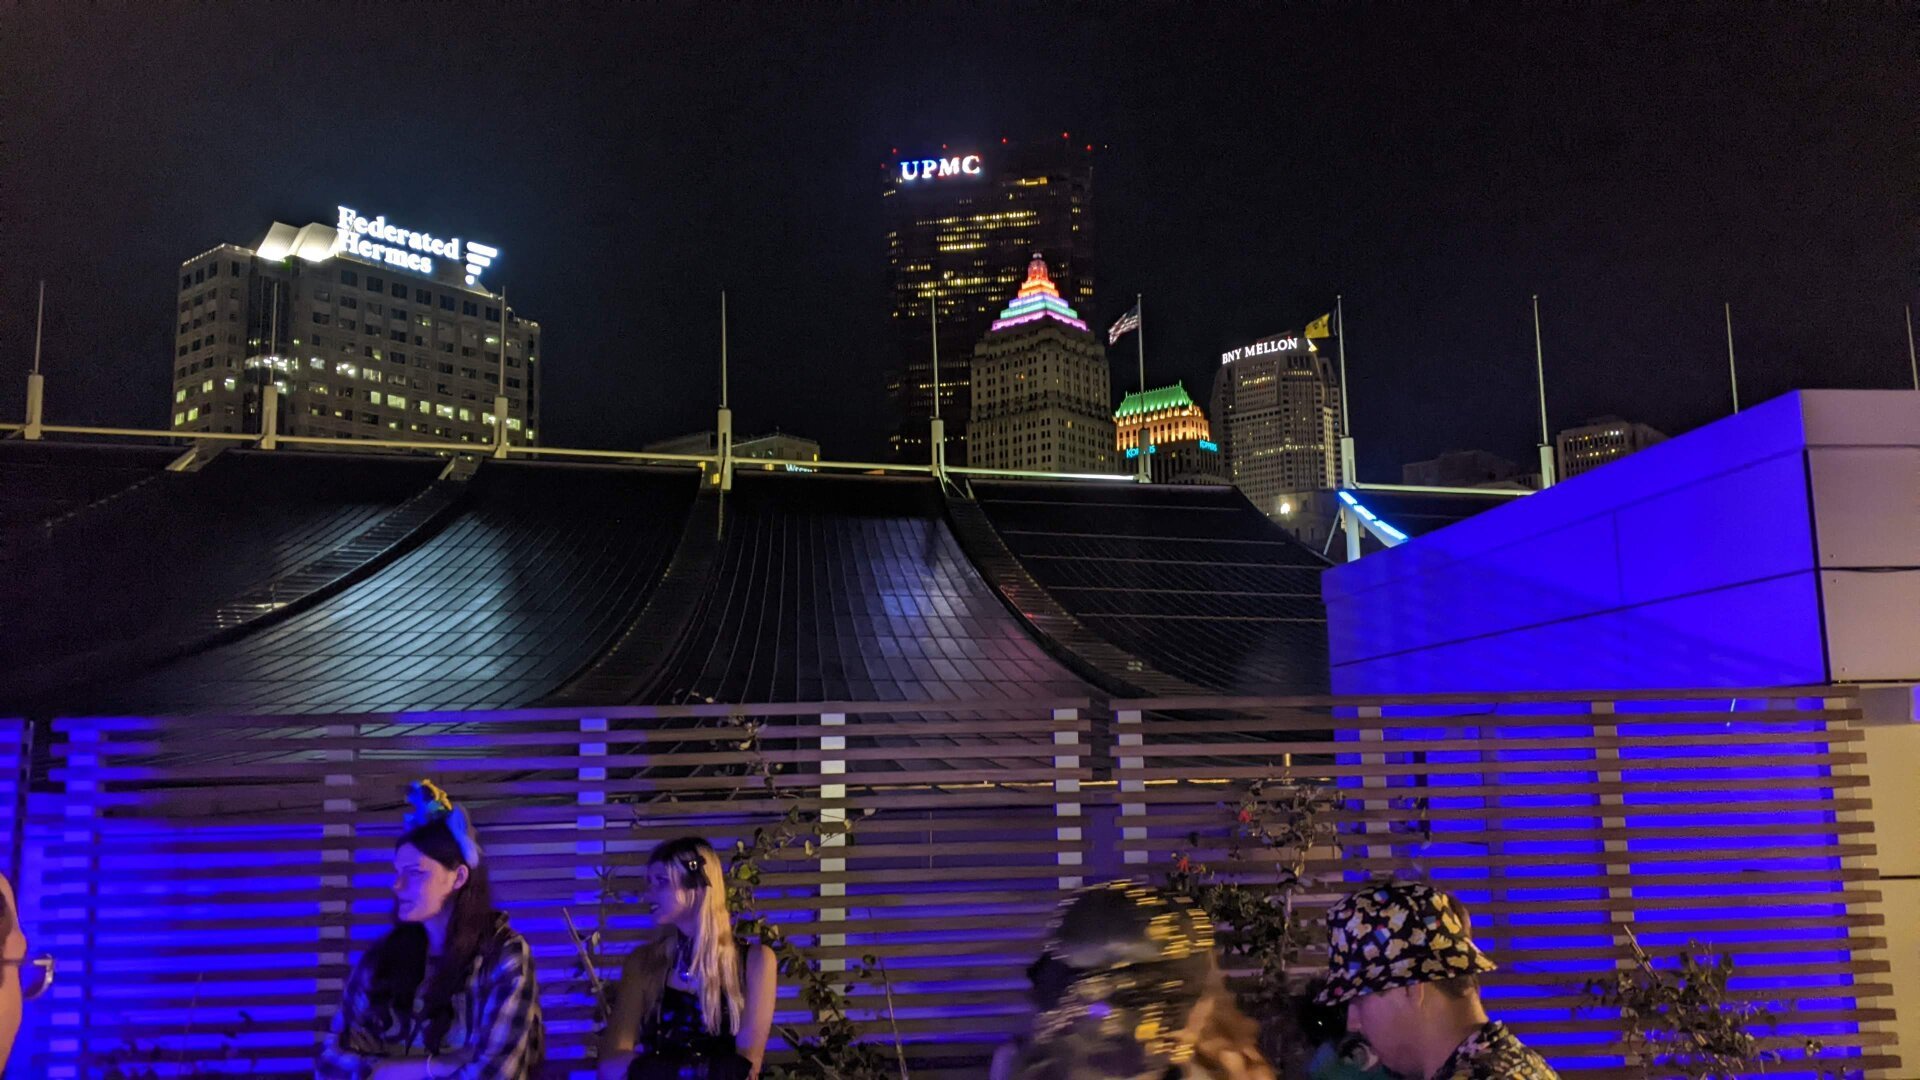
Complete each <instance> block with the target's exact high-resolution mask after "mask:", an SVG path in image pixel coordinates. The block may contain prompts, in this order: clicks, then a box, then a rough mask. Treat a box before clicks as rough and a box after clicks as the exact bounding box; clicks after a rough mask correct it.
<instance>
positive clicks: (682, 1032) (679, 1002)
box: [627, 986, 752, 1080]
mask: <svg viewBox="0 0 1920 1080" xmlns="http://www.w3.org/2000/svg"><path fill="white" fill-rule="evenodd" d="M733 1034H734V1033H733V1015H732V1011H731V1010H730V1009H728V1007H727V999H726V997H725V996H724V995H723V996H722V997H721V998H720V1031H719V1032H718V1033H717V1034H716V1033H714V1032H710V1031H708V1030H707V1027H706V1023H705V1022H704V1021H703V1020H702V1019H701V1016H700V998H699V997H698V995H695V994H693V993H690V992H688V991H686V990H678V989H675V988H674V987H671V986H669V987H666V988H665V989H664V990H662V991H661V994H660V1007H659V1008H657V1009H655V1010H654V1011H653V1015H651V1016H649V1017H648V1018H647V1019H646V1020H645V1021H644V1022H642V1023H641V1025H640V1032H639V1035H638V1037H637V1038H636V1039H635V1040H634V1045H635V1046H636V1047H637V1048H638V1052H637V1053H636V1055H635V1056H634V1059H633V1064H632V1065H630V1066H628V1067H627V1080H745V1077H746V1075H747V1073H748V1072H750V1071H751V1070H752V1066H751V1065H750V1064H749V1063H748V1061H747V1059H746V1058H744V1057H741V1056H740V1051H739V1049H738V1048H737V1047H736V1046H735V1044H734V1038H733Z"/></svg>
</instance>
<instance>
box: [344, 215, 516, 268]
mask: <svg viewBox="0 0 1920 1080" xmlns="http://www.w3.org/2000/svg"><path fill="white" fill-rule="evenodd" d="M339 209H340V220H339V223H338V224H337V225H335V226H334V228H335V229H336V230H338V231H339V233H340V240H339V250H341V251H344V252H346V253H347V254H349V255H356V256H358V257H360V258H362V259H367V260H369V261H371V262H381V263H386V264H387V265H388V266H397V267H400V268H401V269H403V270H412V271H414V272H416V273H421V274H432V273H433V272H434V263H433V260H435V259H447V260H450V261H452V262H455V263H465V264H466V272H467V273H466V277H467V284H469V285H477V284H479V283H480V275H481V274H482V273H484V272H485V271H486V269H487V267H489V266H491V265H493V260H494V259H495V258H497V257H498V256H499V254H500V252H499V251H498V250H496V249H494V248H490V247H488V246H486V245H485V244H476V243H473V242H471V241H462V240H461V239H460V238H459V237H457V236H456V237H453V238H452V239H442V238H440V237H438V236H435V235H433V234H432V233H425V232H415V231H413V230H412V229H404V228H401V227H400V226H398V225H395V224H393V223H392V222H390V221H388V220H387V216H386V215H385V214H380V215H377V216H375V217H373V218H371V219H369V218H367V217H365V216H363V215H362V214H360V212H359V211H357V210H354V209H353V208H352V207H350V206H342V207H340V208H339Z"/></svg>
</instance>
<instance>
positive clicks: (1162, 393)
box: [1113, 383, 1231, 484]
mask: <svg viewBox="0 0 1920 1080" xmlns="http://www.w3.org/2000/svg"><path fill="white" fill-rule="evenodd" d="M1113 423H1114V446H1115V447H1116V448H1117V449H1118V450H1119V452H1120V454H1121V456H1122V457H1123V458H1124V460H1126V461H1128V462H1133V461H1135V460H1136V459H1137V458H1138V457H1139V456H1140V455H1141V454H1142V453H1145V454H1146V455H1147V476H1148V478H1149V479H1151V480H1152V481H1153V482H1154V483H1156V484H1226V483H1230V482H1231V480H1230V479H1229V478H1228V476H1227V463H1226V455H1225V454H1222V453H1221V452H1220V444H1219V443H1217V442H1215V441H1214V439H1213V431H1212V428H1211V427H1210V426H1209V425H1208V423H1207V414H1206V413H1203V412H1201V411H1200V406H1199V405H1197V404H1195V403H1194V400H1193V397H1192V396H1191V395H1189V394H1188V393H1187V388H1186V386H1185V385H1184V384H1182V383H1174V384H1173V385H1172V386H1162V387H1158V388H1157V389H1153V390H1148V391H1145V392H1135V393H1129V394H1128V395H1127V396H1126V397H1124V398H1122V399H1120V407H1119V408H1117V409H1115V410H1114V411H1113ZM1142 444H1144V446H1143V445H1142Z"/></svg>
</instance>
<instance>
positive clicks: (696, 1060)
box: [600, 836, 775, 1080]
mask: <svg viewBox="0 0 1920 1080" xmlns="http://www.w3.org/2000/svg"><path fill="white" fill-rule="evenodd" d="M644 895H645V897H646V899H647V901H648V902H649V903H650V904H651V905H652V907H653V918H654V929H653V931H652V932H651V933H650V934H649V935H648V936H647V937H646V938H645V939H644V940H643V941H642V942H641V943H640V946H639V947H638V948H636V949H634V951H633V953H632V955H630V956H628V957H627V961H626V963H625V965H623V966H622V967H621V969H620V988H619V991H618V993H617V994H616V995H615V998H614V1005H613V1015H612V1016H611V1017H610V1018H609V1019H608V1021H607V1030H606V1034H605V1036H604V1037H603V1038H602V1040H601V1046H600V1080H752V1078H754V1077H757V1076H758V1075H759V1073H760V1062H761V1059H762V1058H763V1057H764V1056H765V1054H766V1050H767V1034H768V1032H769V1031H770V1030H771V1029H772V1027H773V998H774V989H775V986H774V983H775V973H774V967H775V965H774V959H773V951H772V950H770V949H768V948H767V947H766V946H765V945H763V944H760V943H758V942H755V943H754V944H752V945H751V946H749V947H748V948H747V950H746V954H745V956H744V958H743V957H742V955H741V951H740V947H739V945H738V944H737V943H736V942H735V940H734V928H733V913H732V912H731V911H729V910H727V890H726V882H725V878H724V877H723V876H722V867H721V864H720V857H719V855H718V854H716V853H715V852H714V850H713V848H712V847H710V846H708V844H707V842H706V841H704V840H701V839H699V838H698V837H691V836H688V837H682V838H680V839H678V840H669V841H667V842H666V843H664V844H661V845H660V846H658V847H656V848H654V849H653V852H652V854H650V855H649V856H648V857H647V879H646V891H645V894H644Z"/></svg>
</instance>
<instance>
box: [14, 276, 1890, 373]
mask: <svg viewBox="0 0 1920 1080" xmlns="http://www.w3.org/2000/svg"><path fill="white" fill-rule="evenodd" d="M41 288H43V289H44V288H46V286H45V285H42V286H41ZM39 342H40V339H39V338H38V337H37V336H36V337H35V338H34V346H33V357H34V365H35V366H36V367H38V366H39V362H40V344H39ZM1907 364H1908V365H1909V366H1911V367H1912V368H1913V388H1914V389H1915V390H1920V359H1915V358H1914V353H1913V305H1912V304H1908V305H1907Z"/></svg>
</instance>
